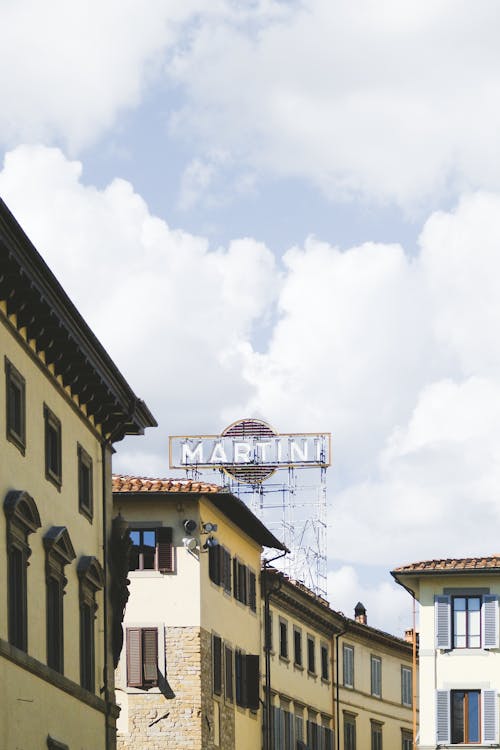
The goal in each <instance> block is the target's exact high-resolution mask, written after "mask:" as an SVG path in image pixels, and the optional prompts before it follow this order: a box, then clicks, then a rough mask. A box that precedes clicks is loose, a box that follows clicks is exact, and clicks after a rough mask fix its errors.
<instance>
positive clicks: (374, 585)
mask: <svg viewBox="0 0 500 750" xmlns="http://www.w3.org/2000/svg"><path fill="white" fill-rule="evenodd" d="M386 578H387V580H385V581H382V582H381V581H373V582H370V581H369V580H366V579H365V580H361V579H360V576H359V573H358V572H357V571H356V570H355V568H353V567H352V566H351V565H342V566H341V567H340V568H337V569H334V570H331V571H330V572H329V574H328V591H329V597H328V598H329V600H330V603H331V606H332V607H333V609H335V610H337V611H340V612H343V613H344V614H345V615H347V617H350V618H351V619H354V608H355V606H356V604H357V603H358V602H361V603H362V604H363V605H364V606H365V608H366V616H367V622H368V625H371V626H372V627H374V628H379V629H380V630H385V631H386V632H388V633H393V634H394V635H397V636H398V637H399V638H403V637H404V631H405V630H407V629H409V628H411V627H413V600H412V599H411V597H410V595H409V594H408V593H407V592H406V591H404V590H403V589H402V588H401V586H399V585H398V584H397V583H395V582H394V580H393V579H392V578H390V577H389V576H387V577H386Z"/></svg>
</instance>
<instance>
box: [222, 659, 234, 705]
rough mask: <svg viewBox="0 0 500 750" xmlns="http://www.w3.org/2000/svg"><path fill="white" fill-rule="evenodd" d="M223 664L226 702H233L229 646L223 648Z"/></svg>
mask: <svg viewBox="0 0 500 750" xmlns="http://www.w3.org/2000/svg"><path fill="white" fill-rule="evenodd" d="M224 663H225V676H226V682H225V686H226V700H228V701H231V703H232V702H233V698H234V690H233V649H232V648H230V647H229V646H225V648H224Z"/></svg>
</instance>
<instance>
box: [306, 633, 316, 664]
mask: <svg viewBox="0 0 500 750" xmlns="http://www.w3.org/2000/svg"><path fill="white" fill-rule="evenodd" d="M307 671H308V672H310V673H311V674H316V663H315V647H314V638H313V637H312V636H311V635H308V636H307Z"/></svg>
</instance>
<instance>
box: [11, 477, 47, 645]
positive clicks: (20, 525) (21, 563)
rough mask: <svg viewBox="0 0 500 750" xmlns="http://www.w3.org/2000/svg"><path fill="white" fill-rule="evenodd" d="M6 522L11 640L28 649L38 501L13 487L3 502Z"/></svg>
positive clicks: (38, 525)
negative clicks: (30, 562) (31, 564)
mask: <svg viewBox="0 0 500 750" xmlns="http://www.w3.org/2000/svg"><path fill="white" fill-rule="evenodd" d="M4 512H5V516H6V521H7V612H8V634H9V643H11V644H12V645H13V646H15V647H16V648H20V649H21V650H22V651H27V650H28V581H27V569H28V559H29V556H30V555H31V549H30V546H29V543H28V536H29V535H30V534H32V533H33V532H34V531H36V530H37V529H39V528H40V526H41V521H40V516H39V514H38V509H37V507H36V503H35V501H34V500H33V498H32V497H31V495H28V493H27V492H22V491H18V490H11V491H10V492H8V493H7V495H6V497H5V501H4Z"/></svg>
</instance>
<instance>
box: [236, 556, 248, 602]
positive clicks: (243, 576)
mask: <svg viewBox="0 0 500 750" xmlns="http://www.w3.org/2000/svg"><path fill="white" fill-rule="evenodd" d="M247 579H248V568H247V566H246V565H244V564H243V563H241V562H240V561H239V560H238V558H237V557H234V558H233V594H234V598H235V599H237V600H238V601H239V602H241V603H242V604H248V580H247Z"/></svg>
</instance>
